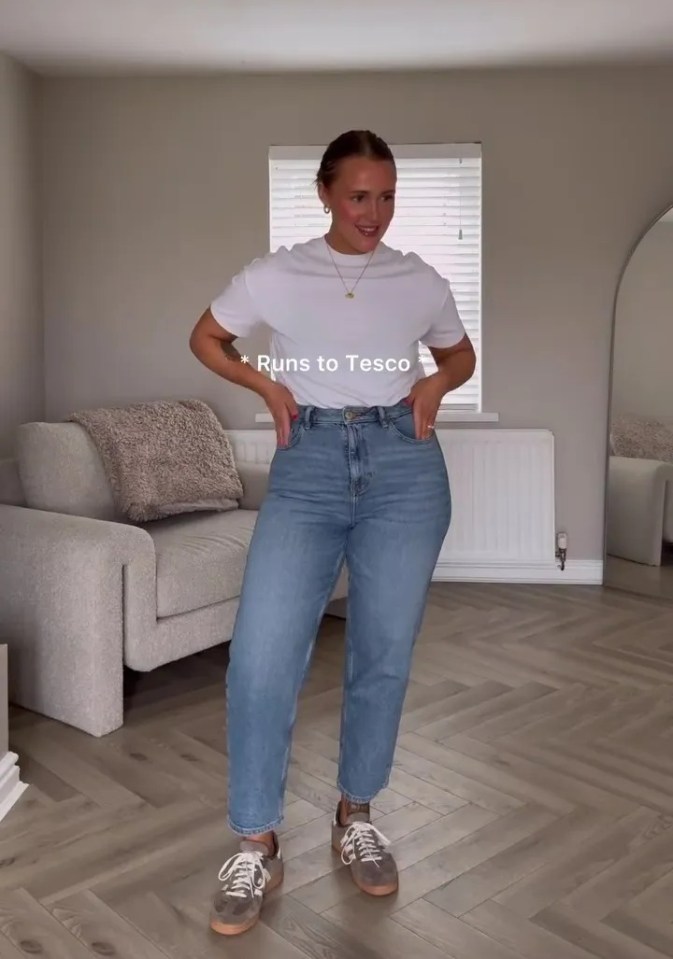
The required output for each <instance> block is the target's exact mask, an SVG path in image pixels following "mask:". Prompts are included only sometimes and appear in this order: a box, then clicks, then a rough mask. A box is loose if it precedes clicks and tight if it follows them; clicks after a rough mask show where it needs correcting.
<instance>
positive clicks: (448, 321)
mask: <svg viewBox="0 0 673 959" xmlns="http://www.w3.org/2000/svg"><path fill="white" fill-rule="evenodd" d="M442 284H443V295H442V297H441V305H440V307H439V309H438V310H437V312H436V313H435V314H434V315H433V316H432V317H431V318H430V320H431V322H430V326H429V327H428V330H427V331H426V332H425V333H424V334H423V336H422V337H421V343H423V345H424V346H428V347H429V346H434V347H436V348H437V349H444V348H446V347H448V346H455V345H456V344H457V343H460V341H461V340H462V339H463V337H464V336H465V327H464V326H463V321H462V320H461V318H460V314H459V313H458V309H457V307H456V301H455V299H454V296H453V291H452V290H451V284H450V283H449V281H448V280H443V281H442Z"/></svg>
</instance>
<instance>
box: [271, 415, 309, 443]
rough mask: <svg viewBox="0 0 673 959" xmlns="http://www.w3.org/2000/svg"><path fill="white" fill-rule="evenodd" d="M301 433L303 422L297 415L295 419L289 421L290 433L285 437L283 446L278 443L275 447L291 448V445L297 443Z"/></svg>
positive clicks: (302, 431)
mask: <svg viewBox="0 0 673 959" xmlns="http://www.w3.org/2000/svg"><path fill="white" fill-rule="evenodd" d="M303 433H304V424H303V423H302V421H301V420H300V419H299V417H297V419H294V420H292V421H291V422H290V433H289V436H288V438H287V443H286V444H285V445H284V446H281V445H280V443H278V444H277V446H276V449H279V450H291V449H292V448H293V447H295V446H296V445H297V443H298V442H299V440H300V439H301V438H302V436H303Z"/></svg>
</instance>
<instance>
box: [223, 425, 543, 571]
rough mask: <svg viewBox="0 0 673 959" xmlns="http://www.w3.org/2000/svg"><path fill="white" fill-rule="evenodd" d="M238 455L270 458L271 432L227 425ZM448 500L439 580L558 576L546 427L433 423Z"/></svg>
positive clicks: (258, 460) (251, 458) (252, 459)
mask: <svg viewBox="0 0 673 959" xmlns="http://www.w3.org/2000/svg"><path fill="white" fill-rule="evenodd" d="M229 436H230V438H231V441H232V445H233V448H234V455H235V457H236V459H237V460H241V461H246V462H253V463H268V462H270V461H271V458H272V456H273V453H274V449H275V433H274V432H273V431H272V430H232V431H229ZM437 436H438V438H439V442H440V444H441V447H442V450H443V451H444V456H445V459H446V464H447V469H448V472H449V479H450V483H451V492H452V500H453V515H452V520H451V528H450V530H449V533H448V535H447V537H446V540H445V541H444V546H443V548H442V552H441V554H440V557H439V562H438V563H437V569H436V574H435V579H437V580H457V579H460V580H476V581H491V582H494V581H512V580H517V581H521V582H535V581H549V580H555V579H557V578H558V577H557V569H556V561H555V555H554V554H555V503H554V437H553V435H552V433H551V432H549V431H548V430H515V429H441V428H440V429H438V431H437Z"/></svg>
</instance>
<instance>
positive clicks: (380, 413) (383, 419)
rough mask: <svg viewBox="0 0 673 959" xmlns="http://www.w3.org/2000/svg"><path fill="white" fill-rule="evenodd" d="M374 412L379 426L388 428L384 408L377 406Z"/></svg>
mask: <svg viewBox="0 0 673 959" xmlns="http://www.w3.org/2000/svg"><path fill="white" fill-rule="evenodd" d="M376 412H377V414H378V417H379V423H380V424H381V426H383V427H384V428H387V427H388V411H387V410H386V408H385V406H377V407H376Z"/></svg>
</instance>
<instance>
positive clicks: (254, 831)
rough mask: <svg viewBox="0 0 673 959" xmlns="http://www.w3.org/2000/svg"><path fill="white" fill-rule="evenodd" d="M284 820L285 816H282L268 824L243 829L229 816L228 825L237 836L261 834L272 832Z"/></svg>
mask: <svg viewBox="0 0 673 959" xmlns="http://www.w3.org/2000/svg"><path fill="white" fill-rule="evenodd" d="M282 821H283V818H282V816H281V817H280V818H279V819H274V820H273V822H270V823H268V824H267V825H266V826H260V827H259V828H258V829H242V828H240V827H239V826H236V825H235V824H234V823H233V822H232V821H231V819H229V818H227V825H228V826H229V828H230V829H231V831H232V832H235V833H236V835H237V836H261V835H262V833H265V832H271V831H272V830H273V829H275V828H276V827H277V826H280V824H281V823H282Z"/></svg>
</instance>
